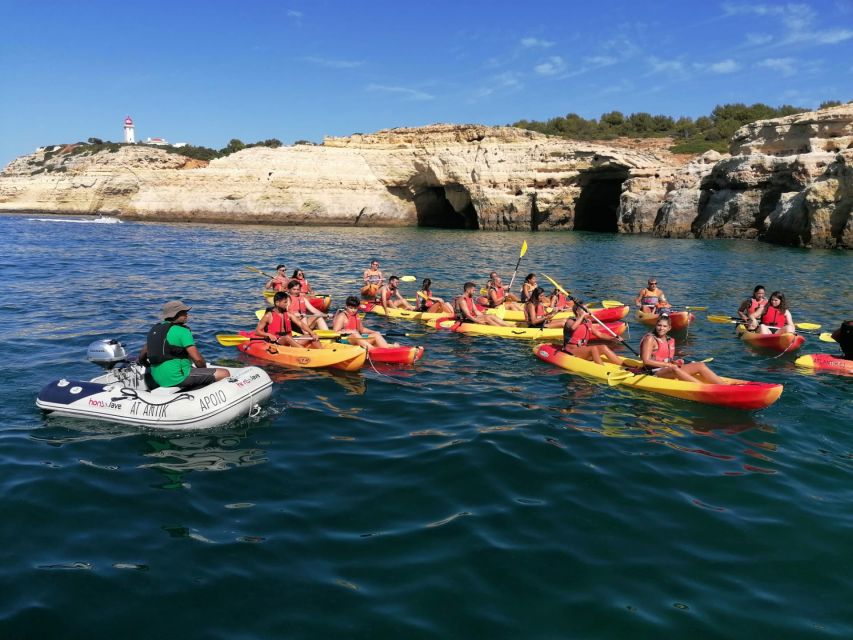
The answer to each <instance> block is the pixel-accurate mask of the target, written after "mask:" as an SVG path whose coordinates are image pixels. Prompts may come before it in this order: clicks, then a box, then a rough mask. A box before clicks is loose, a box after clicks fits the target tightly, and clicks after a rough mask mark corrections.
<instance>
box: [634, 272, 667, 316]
mask: <svg viewBox="0 0 853 640" xmlns="http://www.w3.org/2000/svg"><path fill="white" fill-rule="evenodd" d="M635 304H636V305H637V307H638V308H639V309H640V311H644V312H645V313H657V314H661V313H665V311H666V310H667V309H669V308H670V307H671V305H670V304H669V302H668V301H667V299H666V295H665V294H664V292H663V291H661V290H660V289H658V279H657V278H649V281H648V282H647V283H646V288H644V289H643V290H642V291H640V293H639V295H638V296H637V299H636V300H635Z"/></svg>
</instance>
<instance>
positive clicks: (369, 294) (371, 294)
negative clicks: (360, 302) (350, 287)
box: [361, 284, 379, 300]
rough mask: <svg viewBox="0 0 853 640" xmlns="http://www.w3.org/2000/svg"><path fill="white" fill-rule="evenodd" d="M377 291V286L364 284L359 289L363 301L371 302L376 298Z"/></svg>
mask: <svg viewBox="0 0 853 640" xmlns="http://www.w3.org/2000/svg"><path fill="white" fill-rule="evenodd" d="M377 291H379V285H378V284H366V285H364V286H363V287H362V288H361V297H362V298H364V299H365V300H372V299H373V298H375V297H376V292H377Z"/></svg>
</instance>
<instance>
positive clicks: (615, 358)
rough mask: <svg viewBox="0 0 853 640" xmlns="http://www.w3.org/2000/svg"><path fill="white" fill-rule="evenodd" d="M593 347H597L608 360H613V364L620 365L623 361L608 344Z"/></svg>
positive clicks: (600, 353)
mask: <svg viewBox="0 0 853 640" xmlns="http://www.w3.org/2000/svg"><path fill="white" fill-rule="evenodd" d="M593 349H597V350H598V353H599V355H603V356H604V357H605V358H607V361H608V362H612V363H613V364H618V365H621V364H622V362H623V360H622V358H621V357H619V356H617V355H616V354H615V353H614V352H613V350H612V349H611V348H610V347H608V346H607V345H604V344H597V345H595V346H594V347H593Z"/></svg>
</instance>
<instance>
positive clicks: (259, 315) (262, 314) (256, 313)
mask: <svg viewBox="0 0 853 640" xmlns="http://www.w3.org/2000/svg"><path fill="white" fill-rule="evenodd" d="M265 314H266V310H265V309H258V310H257V311H255V315H256V316H257V317H258V320H260V319H261V318H263V317H264V315H265Z"/></svg>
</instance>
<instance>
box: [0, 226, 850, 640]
mask: <svg viewBox="0 0 853 640" xmlns="http://www.w3.org/2000/svg"><path fill="white" fill-rule="evenodd" d="M76 220H77V221H78V222H76V223H69V222H62V221H59V220H57V219H56V217H54V216H47V215H44V214H34V215H31V216H26V215H17V216H0V238H1V239H0V245H2V251H0V264H1V265H2V270H0V278H1V279H2V280H0V285H2V288H3V291H4V295H3V297H2V302H0V331H2V341H0V356H1V357H2V360H0V361H1V362H2V365H3V370H4V375H3V380H4V384H3V385H0V490H2V496H3V501H2V505H3V512H2V518H3V527H2V541H0V638H60V637H61V638H76V637H86V638H114V637H122V638H154V637H162V638H172V637H175V638H177V637H190V638H272V637H281V638H330V637H335V638H343V637H346V638H402V637H406V638H412V637H423V638H432V637H453V638H460V637H464V638H469V637H478V638H479V637H483V638H485V637H495V638H574V637H577V638H587V637H601V638H625V637H638V638H644V637H647V638H660V637H691V638H696V637H725V638H747V637H748V638H755V637H772V638H805V637H816V638H824V637H830V638H850V637H853V605H851V602H853V575H851V569H853V506H851V505H853V482H851V480H853V474H851V471H853V409H851V391H853V378H846V377H841V376H836V375H832V374H807V373H804V372H802V371H799V370H797V369H796V368H795V366H794V364H793V359H794V356H789V355H785V356H782V357H780V358H774V357H773V355H774V354H768V353H759V352H756V351H753V350H750V349H749V348H748V347H746V346H745V345H744V344H742V343H741V342H740V341H738V340H737V339H736V338H735V337H734V335H733V332H732V327H730V326H729V325H718V324H712V323H710V322H708V321H707V320H704V319H703V315H702V314H700V317H699V319H698V320H697V321H696V323H695V324H694V326H693V327H691V330H690V332H689V334H688V335H687V336H686V338H685V337H683V336H682V340H680V343H679V348H680V349H681V351H682V353H683V354H685V355H686V356H687V357H689V358H695V359H701V358H705V357H709V356H713V357H714V362H713V364H712V366H713V368H714V369H715V371H717V372H719V373H721V374H723V375H729V376H733V377H738V378H745V379H752V380H762V381H772V382H781V383H783V384H784V385H785V391H784V393H783V395H782V397H781V399H780V400H779V402H777V403H776V404H775V405H774V406H772V407H770V408H769V409H767V410H764V411H761V412H758V413H746V412H739V411H728V410H721V409H714V408H711V407H705V406H702V405H697V404H693V403H689V402H683V401H677V400H672V399H666V398H663V397H657V396H654V395H647V394H641V393H637V392H634V391H631V390H628V389H622V388H619V387H613V388H611V387H608V386H607V385H605V384H601V383H597V382H594V381H591V380H587V379H584V378H580V377H576V376H572V375H571V374H568V373H566V372H563V371H561V370H558V369H555V368H553V367H550V366H548V365H546V364H545V363H542V362H540V361H539V360H538V359H536V358H535V357H534V356H533V355H532V352H531V347H532V345H531V344H529V343H526V342H517V341H508V340H506V341H504V340H500V339H488V338H476V337H471V336H464V335H458V334H451V333H448V332H435V331H433V330H431V329H427V328H424V327H423V326H422V325H419V324H413V323H404V322H396V323H395V322H393V321H387V320H383V319H380V318H377V317H373V316H368V317H367V319H366V320H367V322H368V324H369V325H371V326H373V327H375V328H386V329H406V330H408V331H410V332H413V333H416V334H418V335H415V336H413V337H411V338H405V339H401V340H403V341H412V342H416V343H419V344H423V345H425V347H426V354H425V357H424V359H423V360H422V361H421V362H420V363H418V364H417V365H416V366H414V367H382V368H377V369H376V370H374V369H372V368H369V367H368V368H366V369H364V370H363V371H361V372H359V373H355V374H340V373H339V374H332V373H328V372H309V371H300V370H288V369H277V370H276V369H271V370H270V373H271V375H272V376H273V378H274V379H275V381H276V383H277V384H275V386H274V391H273V395H272V398H271V400H270V402H269V403H268V404H267V405H265V407H264V409H263V411H262V412H261V414H260V415H259V416H257V417H255V418H253V419H246V420H244V421H242V422H238V423H236V424H232V425H229V426H227V427H224V428H221V429H217V430H215V431H211V432H196V433H176V434H168V433H166V434H164V433H152V432H145V431H140V430H135V429H130V428H125V427H120V426H116V425H108V424H100V423H95V422H85V421H71V420H64V419H57V418H51V417H46V416H43V415H42V414H41V413H40V412H39V411H38V409H37V408H36V407H35V404H34V401H35V397H36V394H37V393H38V390H39V389H40V388H41V387H42V386H43V385H45V384H47V383H48V382H50V381H51V380H54V379H56V378H59V377H77V378H83V379H88V378H90V377H93V376H95V375H97V374H98V369H96V368H95V367H94V366H93V365H91V364H89V363H87V362H85V353H86V347H87V346H88V344H89V343H90V342H92V341H94V340H96V339H99V338H119V339H121V340H122V341H123V342H125V343H126V344H127V346H128V350H129V351H132V352H136V351H137V350H138V348H139V346H141V344H142V340H143V338H144V335H145V332H146V331H147V329H148V328H149V326H150V325H151V323H152V322H153V321H154V320H155V319H156V316H157V313H158V311H159V308H160V306H161V305H162V303H163V302H164V301H166V300H168V299H172V298H181V299H182V300H183V301H184V302H187V303H188V304H191V305H192V306H193V311H192V314H191V322H190V325H191V327H192V329H193V331H194V333H195V334H196V337H197V341H198V343H199V347H200V350H201V352H202V354H203V355H204V356H205V357H206V358H207V359H208V360H211V361H216V362H219V363H222V364H232V365H236V364H240V363H241V360H240V356H238V353H237V351H236V350H235V349H229V348H225V347H222V346H220V345H219V344H218V343H217V342H216V340H215V335H216V333H233V332H235V331H236V330H238V329H244V328H249V327H251V326H252V325H253V324H254V322H255V320H254V311H255V310H256V309H258V308H260V307H261V306H262V305H263V299H262V298H261V297H260V291H261V287H262V285H263V280H262V279H261V278H260V277H259V276H257V275H256V274H254V273H252V272H250V271H249V270H247V269H246V266H254V267H258V268H261V269H262V270H265V271H267V272H271V271H273V269H274V267H275V265H276V264H277V263H279V262H285V263H286V264H287V265H288V268H289V269H293V268H296V267H297V266H298V267H300V268H302V269H304V270H305V272H306V274H307V276H308V278H309V280H310V281H311V282H312V284H313V285H314V287H315V289H317V290H319V291H323V292H329V293H330V294H331V295H332V296H333V305H339V304H340V303H341V302H342V300H343V297H344V296H345V295H348V294H350V293H355V292H357V290H358V283H359V277H360V274H361V272H362V270H363V269H364V268H365V267H366V266H367V264H368V263H369V261H370V260H371V259H372V258H374V257H376V258H378V259H379V260H380V261H381V264H382V267H381V268H382V269H383V271H385V273H386V274H390V273H392V272H393V273H397V274H399V275H415V276H416V277H417V278H418V279H420V278H423V277H431V278H432V279H433V282H434V285H433V286H434V290H435V292H436V293H437V294H438V295H444V296H445V297H448V298H449V297H450V296H451V295H453V294H454V293H456V292H457V291H458V290H459V289H460V285H461V283H462V282H464V281H465V280H469V279H473V280H476V281H477V282H482V281H484V279H485V277H486V275H487V274H488V272H489V271H490V270H492V269H497V270H498V271H500V272H502V273H503V274H504V276H505V280H506V281H508V280H509V277H510V276H511V273H512V270H513V267H514V266H515V263H516V260H517V258H518V252H519V248H520V246H521V242H522V241H523V240H525V239H526V240H527V241H528V243H529V245H530V249H529V251H528V253H527V255H526V256H525V258H524V260H523V262H522V266H521V269H520V271H519V276H520V277H523V275H524V274H526V273H527V272H529V271H534V272H537V273H541V272H544V273H547V274H548V275H550V276H552V277H554V278H556V279H557V280H559V281H560V282H561V283H563V285H564V286H566V287H567V288H570V289H572V291H573V292H575V293H579V294H581V295H582V296H583V297H584V298H586V299H587V300H597V299H598V300H600V299H602V298H605V299H621V300H624V301H633V298H634V297H635V296H636V293H637V291H639V289H640V288H641V287H642V286H643V284H644V283H645V281H646V279H647V277H648V276H650V275H654V276H656V277H657V278H658V281H659V283H660V286H661V288H662V289H663V290H664V291H665V292H666V294H667V296H668V297H669V298H670V300H671V301H673V302H674V303H676V304H688V305H707V306H708V307H709V309H710V311H711V312H712V313H730V312H731V311H733V310H734V309H735V308H736V307H737V305H738V303H739V302H740V300H741V299H743V298H745V297H746V296H747V295H748V294H749V293H750V292H751V290H752V287H753V286H754V285H755V284H757V283H761V284H764V285H766V286H767V288H768V292H769V291H771V290H774V289H782V290H783V291H785V292H786V294H788V296H789V300H790V302H791V307H792V311H793V315H794V319H795V320H796V321H807V322H817V323H821V324H822V325H823V329H822V330H823V331H826V330H832V329H834V328H835V327H836V326H837V325H838V324H839V323H840V322H841V320H843V319H845V318H847V317H851V316H853V311H852V310H851V309H853V299H851V290H853V287H851V284H853V282H851V273H853V269H851V257H850V253H849V252H848V253H843V252H832V251H821V250H812V251H808V250H800V249H791V248H783V247H775V246H770V245H766V244H762V243H755V242H738V241H696V240H658V239H654V238H649V237H630V236H628V237H623V236H616V235H606V234H604V235H598V234H589V233H587V234H584V233H569V232H567V233H553V234H522V233H483V232H465V231H442V230H424V229H329V228H302V227H300V228H282V227H250V226H212V225H211V226H208V225H178V224H174V225H169V224H146V223H130V222H127V223H122V224H102V223H94V224H86V223H80V222H79V220H80V219H76ZM517 286H518V285H517V284H516V287H517ZM406 291H407V292H409V293H412V292H413V291H414V285H408V288H407V289H406ZM643 332H644V328H643V327H642V326H641V325H638V324H636V323H632V326H631V333H630V340H629V341H630V342H631V343H632V344H634V345H636V344H637V343H638V341H639V338H640V337H641V335H642V333H643ZM819 351H823V352H832V345H829V344H826V343H822V342H819V341H818V340H817V336H816V335H809V336H808V338H807V342H806V345H805V347H804V348H803V350H802V351H801V353H809V352H819Z"/></svg>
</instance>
